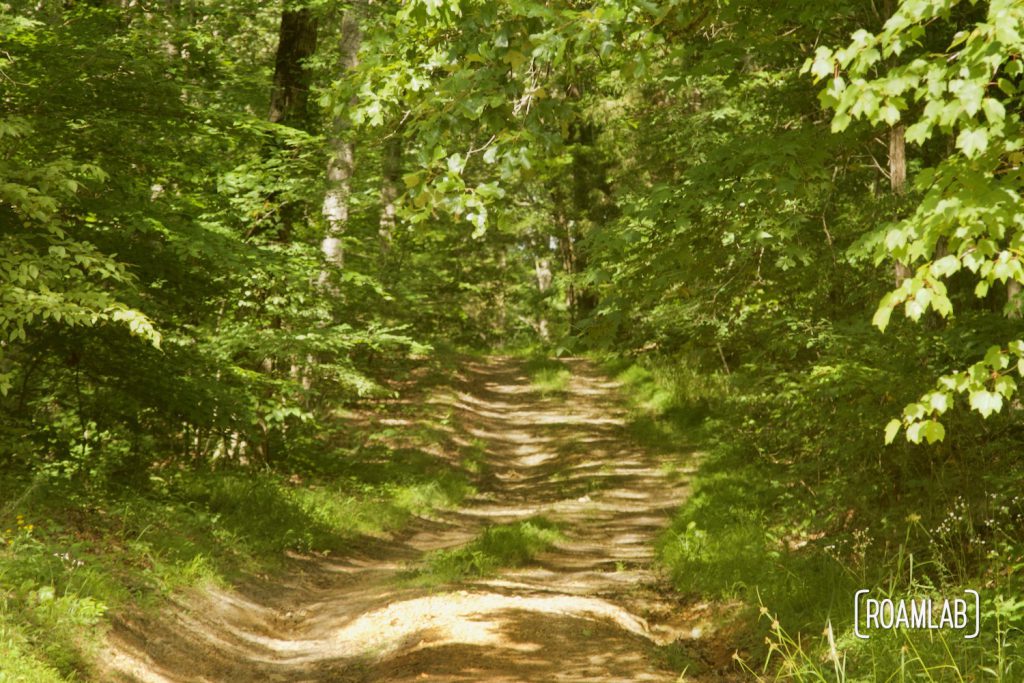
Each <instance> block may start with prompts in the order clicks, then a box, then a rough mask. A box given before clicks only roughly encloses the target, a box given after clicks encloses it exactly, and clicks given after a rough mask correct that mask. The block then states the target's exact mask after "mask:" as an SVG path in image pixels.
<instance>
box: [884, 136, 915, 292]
mask: <svg viewBox="0 0 1024 683" xmlns="http://www.w3.org/2000/svg"><path fill="white" fill-rule="evenodd" d="M905 132H906V128H904V126H903V124H902V123H898V124H896V125H895V126H893V127H892V128H891V129H890V130H889V188H890V189H891V190H892V193H893V194H894V195H896V196H897V197H902V196H903V194H904V192H906V188H907V142H906V138H905V135H904V134H905ZM912 274H913V273H912V272H911V270H910V267H909V266H908V265H906V264H905V263H903V262H902V261H897V262H896V266H895V272H894V275H895V280H896V286H897V287H899V286H900V285H901V284H903V281H904V280H906V279H907V278H908V277H910V276H911V275H912Z"/></svg>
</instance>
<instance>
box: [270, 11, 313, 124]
mask: <svg viewBox="0 0 1024 683" xmlns="http://www.w3.org/2000/svg"><path fill="white" fill-rule="evenodd" d="M315 51H316V18H315V17H314V16H313V12H312V10H310V9H308V8H302V9H297V10H285V11H283V12H282V13H281V28H280V32H279V34H278V42H277V59H276V61H275V64H274V85H273V88H272V89H271V91H270V115H269V118H270V121H271V122H273V123H282V124H284V125H286V126H291V127H293V128H300V129H302V130H307V129H308V127H309V70H308V69H307V68H306V60H307V59H308V58H310V57H312V56H313V53H314V52H315Z"/></svg>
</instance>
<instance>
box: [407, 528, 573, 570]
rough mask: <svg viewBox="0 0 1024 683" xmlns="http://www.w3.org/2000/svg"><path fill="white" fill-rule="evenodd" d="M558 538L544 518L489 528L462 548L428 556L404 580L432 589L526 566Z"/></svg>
mask: <svg viewBox="0 0 1024 683" xmlns="http://www.w3.org/2000/svg"><path fill="white" fill-rule="evenodd" d="M561 537H562V534H561V532H560V531H559V528H558V526H557V525H556V524H555V523H553V522H551V521H550V520H547V519H545V518H544V517H532V518H530V519H528V520H524V521H521V522H515V523H512V524H498V525H494V526H489V527H487V528H486V529H484V531H483V532H482V533H481V534H480V535H479V536H477V537H476V538H475V539H473V541H471V542H470V543H467V544H466V545H463V546H460V547H458V548H453V549H449V550H436V551H434V552H431V553H428V554H427V556H426V557H425V558H424V561H423V566H422V567H419V568H417V569H415V570H413V571H412V572H410V575H409V577H408V580H409V582H410V583H411V584H413V585H418V586H434V585H440V584H446V583H454V582H456V581H460V580H462V579H465V578H467V577H481V576H487V575H489V574H493V573H494V572H495V571H497V570H498V569H500V568H502V567H518V566H521V565H524V564H527V563H529V562H530V561H531V560H533V559H534V558H535V557H536V556H537V555H538V554H540V553H542V552H544V551H545V550H547V549H548V548H550V547H552V546H553V545H554V544H555V543H556V542H558V540H559V539H560V538H561Z"/></svg>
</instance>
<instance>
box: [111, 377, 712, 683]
mask: <svg viewBox="0 0 1024 683" xmlns="http://www.w3.org/2000/svg"><path fill="white" fill-rule="evenodd" d="M565 363H566V366H567V367H569V368H570V369H571V371H572V379H571V382H570V384H569V386H568V387H567V391H566V392H565V393H564V395H561V396H557V397H549V398H545V397H543V396H542V395H541V394H540V393H538V392H537V391H536V390H535V388H534V387H533V386H532V385H531V383H530V381H529V378H528V377H527V375H526V373H525V370H524V366H523V363H522V361H518V360H515V359H509V358H491V359H487V360H482V361H476V362H471V363H468V364H467V366H466V368H465V371H464V377H463V381H461V382H460V383H458V384H457V390H455V391H453V392H451V395H450V398H449V399H448V400H450V402H451V406H450V408H451V412H452V418H453V420H455V421H457V422H458V426H459V430H460V432H461V433H462V434H463V435H465V436H466V437H469V438H472V439H473V440H474V442H475V443H478V444H480V445H481V447H482V448H481V450H482V453H484V457H485V459H486V465H487V470H488V471H489V473H490V474H489V476H488V478H487V482H486V483H485V484H483V485H482V486H481V490H480V493H479V494H478V495H476V496H473V497H472V498H471V499H469V500H467V501H466V503H465V504H464V506H463V507H462V508H461V509H458V510H453V511H450V512H447V513H443V514H441V515H440V516H439V517H438V518H437V519H432V520H420V521H417V522H416V523H415V524H414V525H413V526H412V527H411V528H410V529H409V530H408V531H407V532H406V533H405V534H403V535H402V536H401V537H400V538H398V539H394V540H390V541H380V542H379V543H378V542H373V543H368V544H365V545H363V546H361V547H360V548H359V549H357V550H353V552H352V554H351V555H349V556H346V557H341V558H327V559H306V560H301V561H300V560H297V561H296V565H295V572H294V576H292V577H288V576H286V577H283V578H282V577H279V578H277V579H274V580H272V581H269V582H266V583H265V584H262V585H259V586H251V587H246V588H244V589H239V590H237V591H223V590H207V591H203V592H202V593H201V594H198V595H197V594H194V593H193V594H189V595H188V596H182V597H181V598H180V599H179V600H178V603H177V606H176V607H174V608H173V609H169V610H167V611H166V615H165V616H164V618H162V619H161V620H159V621H157V620H148V621H146V622H144V623H143V622H139V623H132V624H127V623H126V624H123V625H121V626H120V627H119V628H117V629H115V631H114V633H113V634H112V637H111V643H112V647H111V650H110V652H109V653H108V656H107V661H108V664H109V666H110V671H111V676H116V677H120V678H121V680H126V681H129V680H131V681H146V682H147V683H148V682H156V683H167V682H173V683H178V682H184V681H211V682H212V681H217V682H221V681H239V682H242V681H281V682H285V681H287V682H294V683H298V682H300V681H309V682H314V681H315V682H321V681H387V682H399V681H403V682H404V681H473V682H487V683H499V682H505V681H508V682H512V681H579V682H583V681H587V682H590V681H676V680H698V679H697V678H694V677H692V673H693V671H694V670H696V671H703V673H701V675H700V678H699V680H722V677H721V676H718V675H716V674H714V673H713V672H714V670H715V667H716V666H721V663H720V662H718V663H716V662H714V661H708V660H709V659H710V660H714V659H719V660H720V659H721V657H720V656H719V657H716V656H711V655H708V654H707V653H709V652H712V651H713V650H714V648H709V647H708V646H707V643H706V642H704V637H706V634H702V633H701V628H702V625H701V624H700V620H699V619H698V618H697V617H695V614H697V613H699V608H698V609H697V610H696V611H695V608H694V606H693V605H692V604H690V605H686V604H683V603H681V602H680V600H679V598H678V597H677V596H675V595H674V594H673V592H672V591H671V589H670V588H669V587H668V585H667V583H666V582H665V581H664V579H662V578H660V577H659V576H657V575H656V573H655V572H654V570H653V568H652V558H653V541H654V539H655V537H656V536H657V534H658V533H659V532H660V531H661V530H662V529H664V528H665V526H666V525H667V524H668V522H669V518H670V515H671V514H672V512H673V510H674V509H676V508H677V507H678V506H679V504H680V502H681V501H682V500H683V498H684V497H685V495H686V493H687V482H686V475H685V472H686V466H687V462H688V459H687V458H688V457H689V456H687V455H686V454H685V453H671V452H669V453H664V452H661V453H655V452H651V450H650V449H645V448H643V447H642V446H640V445H639V444H638V443H636V442H635V441H634V440H632V439H631V438H630V436H629V433H628V430H627V428H626V418H627V414H626V411H625V409H624V406H623V399H622V396H621V394H620V393H619V392H618V390H617V387H616V385H615V383H614V382H612V381H610V380H608V379H607V378H606V377H604V376H603V375H602V374H601V373H600V372H599V371H597V370H596V369H595V368H594V367H593V366H592V365H591V364H590V363H588V362H587V361H584V360H568V361H566V362H565ZM392 422H393V423H394V424H395V425H397V426H398V427H400V426H401V420H393V421H392ZM679 468H681V470H680V469H679ZM535 515H543V516H544V517H546V518H547V519H550V520H553V521H555V522H558V523H559V524H560V525H562V528H563V540H561V541H560V542H558V543H557V544H556V545H555V547H554V548H553V549H551V550H550V551H547V552H545V553H544V554H542V555H541V556H540V557H539V558H537V560H536V561H535V562H533V563H531V564H530V565H529V566H527V567H520V568H515V569H506V570H503V571H500V572H498V573H497V574H496V575H492V576H490V577H487V578H483V579H473V580H467V581H463V582H461V583H459V584H458V585H448V586H442V587H433V588H424V587H416V586H413V585H410V583H409V581H407V580H403V579H402V577H403V576H407V570H408V567H409V566H411V565H414V564H415V563H416V561H417V560H418V559H419V558H421V557H422V556H423V554H424V553H427V552H429V551H431V550H436V549H439V548H451V547H455V546H458V545H461V544H464V543H466V542H468V541H470V540H471V539H472V538H474V537H475V536H476V535H477V534H478V533H479V532H480V531H481V530H482V529H483V528H485V527H486V526H487V525H490V524H497V523H508V522H514V521H517V520H523V519H527V518H530V517H532V516H535ZM686 658H693V659H694V661H695V662H696V663H697V666H693V667H691V672H690V677H685V676H684V677H681V676H680V671H679V666H680V661H684V660H686ZM701 658H703V659H704V660H705V661H703V662H701V661H697V660H700V659H701ZM673 667H675V669H673Z"/></svg>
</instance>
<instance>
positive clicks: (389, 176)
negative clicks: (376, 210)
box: [379, 130, 402, 261]
mask: <svg viewBox="0 0 1024 683" xmlns="http://www.w3.org/2000/svg"><path fill="white" fill-rule="evenodd" d="M400 133H401V130H398V131H396V132H395V133H394V134H393V135H392V136H391V137H390V138H388V139H387V140H386V141H385V142H384V158H383V159H382V161H381V182H380V204H381V208H380V229H379V234H380V252H381V256H382V259H381V260H382V261H386V260H387V257H388V254H389V253H390V251H391V242H392V240H393V239H394V235H395V224H396V209H395V203H396V202H397V201H398V195H399V194H400V191H399V183H400V182H401V180H402V138H401V135H400Z"/></svg>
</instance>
